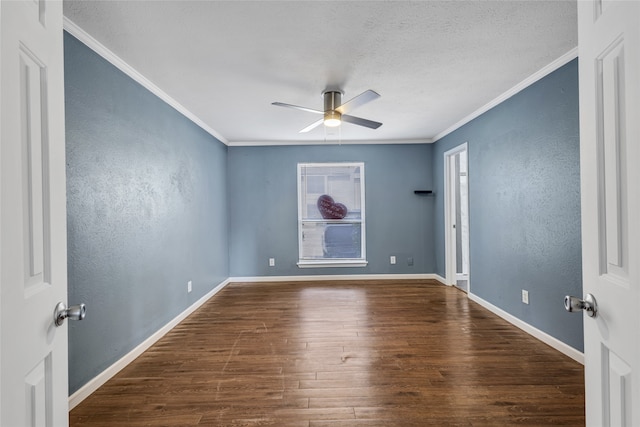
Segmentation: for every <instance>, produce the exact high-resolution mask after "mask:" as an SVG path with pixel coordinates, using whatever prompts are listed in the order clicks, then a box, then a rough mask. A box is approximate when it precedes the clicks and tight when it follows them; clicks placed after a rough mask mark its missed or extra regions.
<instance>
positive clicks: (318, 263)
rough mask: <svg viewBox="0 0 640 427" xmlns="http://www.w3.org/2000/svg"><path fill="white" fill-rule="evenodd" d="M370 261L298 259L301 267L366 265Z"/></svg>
mask: <svg viewBox="0 0 640 427" xmlns="http://www.w3.org/2000/svg"><path fill="white" fill-rule="evenodd" d="M367 264H368V262H367V261H366V260H362V259H354V260H346V259H340V260H324V259H323V260H314V261H298V267H299V268H326V267H366V266H367Z"/></svg>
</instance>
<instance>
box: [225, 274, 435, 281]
mask: <svg viewBox="0 0 640 427" xmlns="http://www.w3.org/2000/svg"><path fill="white" fill-rule="evenodd" d="M321 280H437V281H439V282H441V283H442V281H443V280H444V279H442V277H441V276H439V275H437V274H345V275H337V274H325V275H319V274H311V275H308V276H245V277H229V281H230V282H233V283H242V282H247V283H261V282H313V281H321Z"/></svg>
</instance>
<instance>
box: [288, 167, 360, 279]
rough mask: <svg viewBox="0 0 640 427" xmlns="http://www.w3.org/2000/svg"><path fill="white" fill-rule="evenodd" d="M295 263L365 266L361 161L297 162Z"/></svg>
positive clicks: (328, 265)
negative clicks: (296, 256)
mask: <svg viewBox="0 0 640 427" xmlns="http://www.w3.org/2000/svg"><path fill="white" fill-rule="evenodd" d="M298 252H299V261H298V266H299V267H301V268H304V267H364V266H365V265H367V260H366V253H365V252H366V251H365V215H364V163H299V164H298Z"/></svg>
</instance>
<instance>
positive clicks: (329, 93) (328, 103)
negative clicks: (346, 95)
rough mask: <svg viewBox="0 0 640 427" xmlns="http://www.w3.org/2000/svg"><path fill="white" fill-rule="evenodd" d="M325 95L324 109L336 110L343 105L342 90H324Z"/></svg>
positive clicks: (323, 94)
mask: <svg viewBox="0 0 640 427" xmlns="http://www.w3.org/2000/svg"><path fill="white" fill-rule="evenodd" d="M322 96H323V97H324V111H325V113H326V112H327V111H334V110H335V109H336V108H338V107H339V106H341V105H342V92H340V91H337V90H325V91H324V92H322Z"/></svg>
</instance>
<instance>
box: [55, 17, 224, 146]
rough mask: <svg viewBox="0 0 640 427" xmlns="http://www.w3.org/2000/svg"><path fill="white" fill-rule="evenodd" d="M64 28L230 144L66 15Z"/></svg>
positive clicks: (197, 123) (194, 121) (208, 131)
mask: <svg viewBox="0 0 640 427" xmlns="http://www.w3.org/2000/svg"><path fill="white" fill-rule="evenodd" d="M63 28H64V30H65V31H66V32H68V33H69V34H71V35H72V36H73V37H75V38H77V39H78V40H80V41H81V42H82V43H83V44H85V45H86V46H87V47H88V48H89V49H91V50H93V51H94V52H95V53H97V54H98V55H100V56H101V57H102V58H104V59H105V60H106V61H107V62H109V63H110V64H111V65H113V66H114V67H116V68H117V69H119V70H120V71H122V72H123V73H124V74H126V75H127V76H128V77H130V78H131V79H133V80H134V81H135V82H137V83H138V84H140V85H142V86H143V87H144V88H145V89H147V90H148V91H149V92H151V93H153V94H154V95H155V96H157V97H158V98H160V99H161V100H163V101H164V102H166V103H167V104H169V105H170V106H171V107H173V108H174V109H175V110H176V111H177V112H179V113H180V114H182V115H183V116H185V117H186V118H187V119H189V120H191V121H192V122H193V123H194V124H195V125H196V126H198V127H200V128H202V129H203V130H204V131H205V132H207V133H208V134H209V135H211V136H213V137H214V138H216V139H217V140H219V141H220V142H222V143H223V144H225V145H228V144H229V141H227V139H226V138H225V137H223V136H222V135H221V134H220V133H219V132H217V131H215V130H214V129H212V128H211V127H209V126H207V124H206V123H205V122H203V121H202V120H200V118H199V117H198V116H196V115H195V114H193V113H192V112H191V111H189V110H188V109H187V108H186V107H184V106H183V105H182V104H180V103H179V102H178V101H176V100H175V99H173V98H172V97H171V96H169V94H167V93H166V92H165V91H163V90H162V89H160V88H159V87H158V86H156V85H155V84H154V83H153V82H152V81H151V80H149V79H147V78H146V77H145V76H143V75H142V74H140V73H139V72H138V71H137V70H136V69H135V68H133V67H132V66H131V65H129V64H127V63H126V62H125V61H124V60H123V59H122V58H120V57H119V56H118V55H116V54H115V53H113V52H112V51H110V50H109V49H108V48H107V47H105V46H104V45H103V44H101V43H100V42H99V41H97V40H96V39H94V38H93V37H92V36H91V35H89V33H87V32H86V31H84V30H83V29H82V28H80V27H79V26H78V25H77V24H76V23H75V22H73V21H71V20H70V19H69V18H67V17H66V16H65V17H64V23H63Z"/></svg>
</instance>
